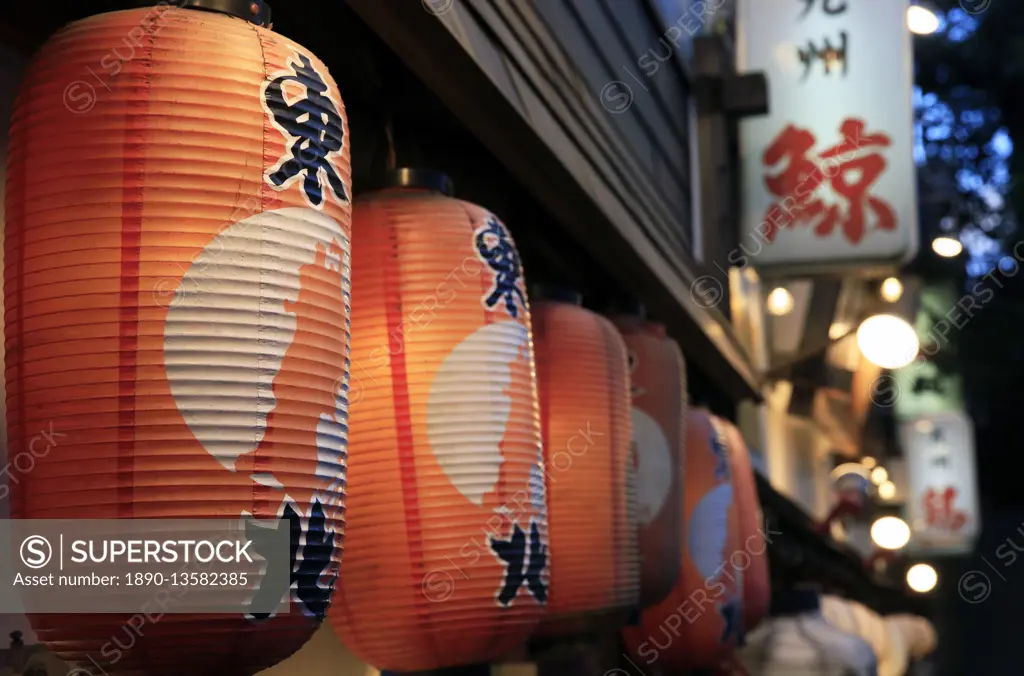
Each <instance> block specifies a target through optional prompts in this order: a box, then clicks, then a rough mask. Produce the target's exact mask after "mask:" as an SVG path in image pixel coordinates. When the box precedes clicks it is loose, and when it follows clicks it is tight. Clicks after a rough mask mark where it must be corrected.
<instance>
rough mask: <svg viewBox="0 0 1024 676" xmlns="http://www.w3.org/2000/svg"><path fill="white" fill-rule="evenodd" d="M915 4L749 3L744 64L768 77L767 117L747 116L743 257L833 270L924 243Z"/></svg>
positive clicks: (895, 258) (891, 0)
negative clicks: (917, 154)
mask: <svg viewBox="0 0 1024 676" xmlns="http://www.w3.org/2000/svg"><path fill="white" fill-rule="evenodd" d="M908 6H909V0H741V1H740V4H739V12H738V35H737V43H738V49H737V58H738V67H739V70H740V71H741V72H751V71H762V72H764V73H765V74H766V75H767V77H768V95H769V113H768V115H764V116H760V117H752V118H747V119H744V120H742V121H741V122H740V147H741V166H742V174H743V178H742V181H743V183H742V185H743V207H742V208H743V212H742V220H741V233H740V235H741V236H740V249H741V250H742V253H738V254H737V258H743V259H745V260H749V261H750V262H751V263H752V264H753V265H755V266H758V267H776V266H777V267H785V268H789V269H794V270H795V269H801V270H808V271H812V270H814V271H817V270H821V271H828V270H831V269H833V268H835V267H837V266H839V267H848V266H851V265H858V266H864V265H865V264H869V265H871V266H872V268H875V269H877V268H879V267H889V266H892V265H893V264H897V263H899V262H900V261H902V260H907V259H909V258H911V257H912V256H913V255H914V253H915V252H916V251H917V199H916V167H915V164H914V153H913V138H914V134H913V119H914V117H913V98H912V97H913V91H912V87H913V54H912V50H911V34H910V31H909V30H908V29H907V26H906V12H907V8H908ZM744 254H746V255H745V256H744ZM730 263H733V264H738V263H737V262H736V261H730Z"/></svg>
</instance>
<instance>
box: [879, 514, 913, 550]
mask: <svg viewBox="0 0 1024 676" xmlns="http://www.w3.org/2000/svg"><path fill="white" fill-rule="evenodd" d="M871 539H872V540H873V541H874V543H875V544H876V545H878V546H879V547H881V548H882V549H890V550H893V549H902V548H903V547H904V546H905V545H906V544H907V543H908V542H910V526H908V525H907V522H906V521H904V520H903V519H900V518H899V517H895V516H883V517H882V518H881V519H878V520H877V521H875V522H874V523H873V524H871Z"/></svg>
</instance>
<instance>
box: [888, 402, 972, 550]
mask: <svg viewBox="0 0 1024 676" xmlns="http://www.w3.org/2000/svg"><path fill="white" fill-rule="evenodd" d="M900 443H901V444H902V446H903V450H904V453H905V454H906V457H907V474H908V483H909V490H908V491H907V517H908V519H907V520H908V522H909V523H910V528H911V532H912V537H911V539H910V543H909V545H908V549H909V550H910V551H912V552H918V553H932V554H964V553H968V552H970V551H971V550H972V549H973V547H974V541H975V539H976V538H977V536H978V533H979V532H980V530H981V509H980V507H979V505H978V480H977V472H976V469H975V459H974V428H973V425H972V424H971V420H970V418H969V417H968V416H967V414H966V413H964V412H963V411H946V412H943V413H934V414H930V415H922V416H919V417H917V418H915V419H914V420H909V421H906V422H904V423H902V424H901V425H900Z"/></svg>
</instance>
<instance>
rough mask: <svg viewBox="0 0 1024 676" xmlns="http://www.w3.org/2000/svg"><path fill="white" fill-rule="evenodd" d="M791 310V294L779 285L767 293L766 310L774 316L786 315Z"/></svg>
mask: <svg viewBox="0 0 1024 676" xmlns="http://www.w3.org/2000/svg"><path fill="white" fill-rule="evenodd" d="M792 311H793V294H791V293H790V292H789V289H786V288H784V287H781V286H777V287H775V288H774V289H772V292H771V293H769V294H768V312H769V313H770V314H773V315H775V316H776V317H782V316H783V315H788V314H789V313H790V312H792Z"/></svg>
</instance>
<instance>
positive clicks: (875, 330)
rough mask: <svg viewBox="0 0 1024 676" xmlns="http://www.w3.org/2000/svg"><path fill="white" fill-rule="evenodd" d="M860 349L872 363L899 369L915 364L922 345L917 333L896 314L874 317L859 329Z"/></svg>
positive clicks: (858, 343)
mask: <svg viewBox="0 0 1024 676" xmlns="http://www.w3.org/2000/svg"><path fill="white" fill-rule="evenodd" d="M857 347H859V348H860V352H861V354H863V355H864V358H865V359H867V360H868V361H869V362H871V363H872V364H875V365H876V366H881V367H882V368H884V369H898V368H902V367H904V366H906V365H907V364H909V363H910V362H912V361H914V359H915V358H916V357H917V353H918V351H919V350H920V349H921V342H920V341H919V340H918V338H917V331H915V330H914V327H913V326H911V325H910V324H909V323H908V322H907V321H906V320H905V319H901V318H900V317H897V316H895V315H875V316H873V317H868V318H867V319H865V320H864V321H863V322H862V323H861V325H860V327H859V328H858V329H857Z"/></svg>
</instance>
